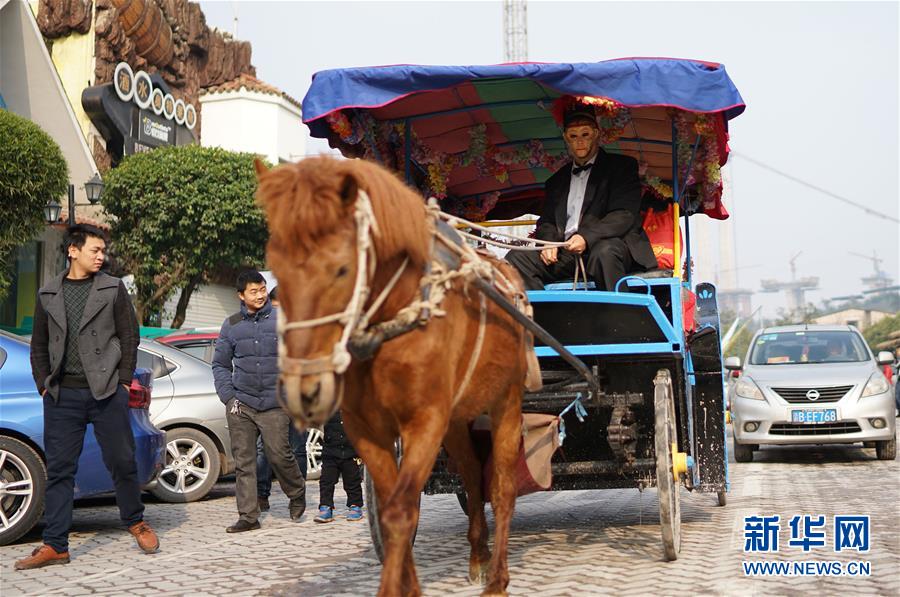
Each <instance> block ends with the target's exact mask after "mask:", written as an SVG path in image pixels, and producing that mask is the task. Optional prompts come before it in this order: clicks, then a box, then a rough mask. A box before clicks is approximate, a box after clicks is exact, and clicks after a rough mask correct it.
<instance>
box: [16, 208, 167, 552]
mask: <svg viewBox="0 0 900 597" xmlns="http://www.w3.org/2000/svg"><path fill="white" fill-rule="evenodd" d="M64 247H65V251H66V255H67V257H68V259H69V269H68V270H67V271H65V272H63V273H62V274H60V275H59V276H57V277H56V278H54V279H53V280H51V281H50V283H48V284H47V285H46V286H44V287H43V288H41V289H40V290H39V291H38V300H37V304H36V305H35V310H34V329H33V333H32V337H31V370H32V374H33V375H34V383H35V384H36V385H37V389H38V392H40V393H41V395H42V396H43V399H44V453H45V454H46V457H47V490H46V498H45V500H46V505H45V508H44V519H45V520H46V523H47V526H46V527H45V528H44V537H43V539H44V543H43V545H41V546H40V547H38V548H37V549H35V550H34V552H32V554H31V556H29V557H27V558H24V559H21V560H19V561H18V562H16V566H15V567H16V569H18V570H26V569H30V568H41V567H43V566H48V565H51V564H67V563H68V562H69V528H70V527H71V526H72V505H73V504H72V501H73V492H74V487H75V473H76V471H77V469H78V457H79V456H80V455H81V449H82V447H83V445H84V433H85V430H86V429H87V425H88V423H91V424H92V425H93V426H94V434H95V435H96V436H97V443H98V444H100V450H101V453H102V454H103V462H104V464H105V465H106V468H107V469H108V470H109V472H110V475H111V476H112V478H113V481H114V483H115V487H116V504H117V505H118V506H119V516H120V517H121V519H122V522H123V523H124V524H125V525H126V526H127V527H128V532H129V533H131V534H132V535H133V536H134V538H135V540H136V541H137V544H138V547H140V548H141V549H142V550H143V551H144V552H146V553H153V552H155V551H157V550H158V549H159V539H158V538H157V537H156V534H155V533H154V532H153V530H152V529H151V528H150V525H148V524H147V523H146V522H144V505H143V504H142V503H141V488H140V485H139V484H138V476H137V464H136V463H135V460H134V435H133V434H132V431H131V420H130V417H129V415H128V388H129V386H130V385H131V378H132V376H133V375H134V367H135V363H136V362H137V347H138V342H139V336H138V323H137V318H136V317H135V315H134V307H133V306H132V304H131V299H130V298H128V292H127V291H126V290H125V285H124V284H123V283H122V281H121V280H119V279H118V278H114V277H112V276H109V275H107V274H105V273H103V272H101V271H100V268H101V266H102V265H103V262H104V260H105V257H106V235H105V234H104V233H103V231H101V230H100V229H98V228H95V227H94V226H86V225H76V226H71V227H69V229H68V230H67V231H66V238H65V242H64Z"/></svg>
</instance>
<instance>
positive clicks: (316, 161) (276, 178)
mask: <svg viewBox="0 0 900 597" xmlns="http://www.w3.org/2000/svg"><path fill="white" fill-rule="evenodd" d="M357 189H363V190H365V191H366V192H367V193H368V195H369V198H370V200H371V202H372V210H373V212H374V214H375V219H376V220H377V226H378V231H379V234H377V235H375V236H374V244H375V251H376V253H377V255H378V259H379V261H387V260H390V259H392V258H394V257H397V256H399V255H402V254H407V255H408V256H409V258H410V261H411V262H412V263H413V264H415V265H420V266H421V265H424V264H425V262H426V260H427V259H428V253H429V250H430V246H429V238H428V230H427V227H426V224H425V217H424V216H425V203H424V201H423V200H422V197H421V196H420V195H418V194H416V193H415V192H414V191H412V190H411V189H410V188H409V187H407V186H406V185H404V184H403V183H402V182H401V181H400V180H399V179H398V178H397V177H396V176H395V175H394V174H393V173H392V172H390V171H389V170H387V169H385V168H383V167H381V166H379V165H377V164H374V163H371V162H367V161H364V160H336V159H334V158H330V157H327V156H320V157H314V158H308V159H305V160H302V161H300V162H298V163H296V164H285V165H282V166H279V167H277V168H273V169H272V170H270V171H268V172H264V173H262V174H260V177H259V190H258V191H257V193H256V198H257V201H258V202H259V203H260V204H261V205H262V206H263V208H264V209H265V211H266V215H267V217H268V223H269V231H270V233H271V235H272V240H274V241H275V242H276V243H277V244H278V245H279V246H280V248H282V249H284V250H294V251H297V252H299V253H301V254H304V255H308V254H309V253H310V252H312V251H313V250H314V249H315V247H316V241H318V240H319V239H321V238H322V237H324V236H326V235H328V234H330V233H333V232H335V231H337V230H339V229H340V228H342V227H348V226H354V225H355V222H354V218H353V213H354V204H355V200H356V197H357Z"/></svg>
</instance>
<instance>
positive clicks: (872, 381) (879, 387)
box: [862, 371, 891, 398]
mask: <svg viewBox="0 0 900 597" xmlns="http://www.w3.org/2000/svg"><path fill="white" fill-rule="evenodd" d="M890 389H891V384H889V383H888V380H887V378H886V377H885V376H884V373H882V372H881V371H878V372H877V373H873V374H872V377H870V378H869V382H868V383H867V384H866V387H865V388H864V389H863V393H862V397H863V398H865V397H866V396H875V395H877V394H884V393H885V392H887V391H888V390H890Z"/></svg>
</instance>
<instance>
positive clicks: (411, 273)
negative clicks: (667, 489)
mask: <svg viewBox="0 0 900 597" xmlns="http://www.w3.org/2000/svg"><path fill="white" fill-rule="evenodd" d="M257 172H258V177H259V191H258V192H257V198H258V200H259V201H260V203H261V204H262V205H263V206H264V208H265V210H266V213H267V216H268V221H269V229H270V232H271V235H270V239H269V244H268V247H267V251H268V262H269V266H270V267H271V268H272V271H273V273H274V274H275V276H276V277H277V278H278V281H279V299H280V300H281V310H282V314H281V315H280V318H281V321H280V323H281V330H282V331H281V334H282V338H283V345H282V346H281V364H282V371H281V385H282V387H283V389H284V392H283V393H284V398H285V406H286V407H287V410H288V411H289V412H290V413H291V414H292V415H293V416H294V418H295V420H298V421H299V422H300V423H301V424H303V425H322V424H323V423H325V421H326V420H327V419H328V417H329V416H330V415H331V414H332V413H333V412H334V411H335V410H336V409H337V408H339V407H340V408H342V412H343V419H344V425H345V427H346V431H347V434H348V436H349V437H350V438H351V440H352V442H353V445H354V446H355V447H356V450H357V451H358V452H359V455H360V456H361V457H362V459H363V461H364V462H365V464H366V468H367V471H368V474H370V475H371V476H372V480H373V482H374V486H375V493H376V497H377V500H378V504H379V509H380V523H381V532H382V537H383V542H384V568H383V571H382V576H381V586H380V589H379V594H380V595H391V596H393V595H401V594H404V595H418V594H420V588H419V583H418V579H417V577H416V571H415V565H414V563H413V555H412V547H411V544H410V542H411V538H412V534H413V532H414V531H415V529H416V526H417V524H418V516H419V505H418V504H419V494H420V492H421V491H422V489H423V487H424V484H425V481H426V480H427V478H428V476H429V474H430V472H431V469H432V467H433V466H434V462H435V459H436V457H437V455H438V452H439V450H440V448H441V445H442V444H443V445H444V447H445V448H446V450H447V452H448V453H449V454H450V457H451V458H453V459H454V461H455V462H456V463H457V464H458V468H459V470H460V471H461V475H462V477H463V482H464V484H465V488H466V493H467V497H468V509H469V512H468V514H469V532H468V539H469V543H470V544H471V555H470V558H469V577H470V580H472V581H473V582H474V581H479V580H480V581H482V582H485V581H486V583H487V585H486V587H485V590H484V593H485V594H505V592H506V587H507V585H508V583H509V572H508V570H507V546H508V538H509V526H510V519H511V518H512V514H513V507H514V504H515V497H516V496H515V487H514V484H515V482H514V478H513V476H514V468H515V462H516V459H517V457H518V452H519V445H520V441H521V437H522V419H521V402H522V393H523V384H524V382H525V380H526V373H527V372H528V363H529V359H531V358H532V356H533V352H532V341H531V337H530V336H529V335H528V334H526V332H525V331H524V330H523V328H522V327H521V326H520V325H519V324H517V323H515V322H514V320H513V319H512V318H511V317H510V316H509V315H507V314H506V313H504V312H503V311H502V310H501V309H500V308H499V307H497V306H496V305H495V304H494V303H492V302H490V301H485V300H484V298H483V295H482V293H480V292H479V291H477V290H475V289H474V288H472V287H471V285H469V284H468V283H467V279H466V277H464V276H457V277H453V276H452V275H450V276H448V277H445V278H444V279H443V282H442V283H441V284H439V285H438V286H440V287H438V286H435V287H433V288H432V293H431V294H430V295H429V296H430V297H431V298H434V294H435V293H436V292H437V293H438V294H440V293H444V295H443V298H442V300H440V302H439V304H432V305H431V307H433V308H428V309H424V310H423V309H421V307H422V305H421V302H419V303H417V302H416V301H422V300H424V298H426V297H424V295H423V294H422V292H421V290H420V282H421V280H422V279H423V276H424V275H425V273H426V271H431V272H432V273H433V269H432V270H428V269H427V267H428V264H430V263H433V251H434V247H435V244H436V241H435V236H434V232H435V225H434V218H432V217H430V214H429V213H428V209H427V208H426V205H425V202H423V200H422V198H421V197H420V196H419V195H417V194H416V193H414V192H413V191H412V190H410V189H409V188H408V187H406V186H405V185H404V184H403V183H401V182H400V180H399V179H398V178H396V177H395V175H393V174H392V173H391V172H389V171H388V170H386V169H384V168H382V167H380V166H378V165H375V164H373V163H369V162H365V161H361V160H343V161H338V160H334V159H331V158H327V157H318V158H311V159H307V160H304V161H301V162H299V163H297V164H288V165H282V166H279V167H277V168H274V169H272V170H267V169H266V168H265V167H264V166H262V165H261V164H259V163H258V164H257ZM370 241H371V246H367V245H368V244H369V242H370ZM438 244H439V243H438ZM488 261H489V262H490V263H491V264H492V265H493V266H494V267H496V268H497V269H496V270H495V273H497V274H498V275H499V277H501V278H505V279H506V281H507V286H509V285H512V287H513V290H514V293H515V295H516V297H515V298H517V299H518V300H519V301H524V300H525V299H524V291H523V287H522V283H521V280H520V278H519V276H518V274H516V273H515V271H514V270H513V269H512V268H511V267H510V266H509V265H508V264H506V263H505V262H502V261H500V260H497V259H491V258H488ZM445 273H446V272H445ZM360 284H361V285H362V287H363V288H362V290H360ZM410 305H412V306H413V307H415V312H416V313H417V314H418V316H419V318H420V319H419V320H418V321H417V322H416V324H415V325H414V326H413V328H412V329H411V330H409V331H407V332H406V333H403V334H402V335H398V336H396V337H393V339H390V340H387V341H385V342H383V343H382V344H378V345H376V346H375V347H374V355H373V356H371V358H358V357H354V358H353V359H352V360H351V359H350V358H349V356H348V354H347V352H346V351H345V350H344V348H345V347H346V346H347V344H348V342H347V337H348V332H347V330H348V328H349V327H352V326H357V325H358V326H360V327H361V326H364V325H365V320H363V321H364V323H362V324H359V321H360V318H362V317H365V316H364V315H361V313H364V312H366V311H368V312H369V313H367V314H366V315H368V317H367V319H368V324H369V326H377V325H378V324H383V323H384V322H388V321H391V320H393V319H394V318H395V317H397V316H398V314H400V313H401V312H402V311H403V309H404V308H408V307H410ZM417 305H418V306H417ZM408 311H409V309H407V313H408ZM357 331H358V330H357ZM532 362H536V361H532ZM532 371H533V369H532ZM532 375H533V374H532ZM530 379H532V380H533V379H534V378H533V376H532V377H531V378H530ZM482 413H487V414H489V415H490V418H491V426H492V437H493V439H492V449H493V456H494V471H493V475H494V476H493V482H492V483H491V495H490V496H489V497H490V502H491V504H492V507H493V510H494V515H495V519H496V524H495V539H494V551H493V556H492V555H491V553H490V550H489V549H488V529H487V523H486V520H485V515H484V501H485V500H484V499H483V495H482V464H481V463H480V461H479V460H478V457H477V456H476V454H475V452H474V450H473V446H472V443H471V438H470V433H469V427H468V425H469V423H470V422H471V421H472V420H473V419H475V418H476V417H477V416H478V415H480V414H482ZM398 438H399V439H400V440H401V443H402V446H403V457H402V462H401V464H400V465H399V470H398V464H397V460H396V452H395V442H396V440H397V439H398Z"/></svg>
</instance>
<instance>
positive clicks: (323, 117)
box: [303, 58, 744, 220]
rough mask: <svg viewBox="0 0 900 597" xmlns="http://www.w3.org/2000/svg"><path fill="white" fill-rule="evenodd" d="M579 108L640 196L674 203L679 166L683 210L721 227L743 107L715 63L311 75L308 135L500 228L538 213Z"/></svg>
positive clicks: (658, 61) (387, 69)
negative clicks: (572, 106)
mask: <svg viewBox="0 0 900 597" xmlns="http://www.w3.org/2000/svg"><path fill="white" fill-rule="evenodd" d="M572 98H578V100H579V101H583V102H586V103H591V104H594V105H595V106H596V111H597V113H598V115H599V116H598V123H599V125H600V128H601V138H602V142H603V144H604V148H605V149H606V150H607V151H611V152H618V153H625V154H628V155H631V156H633V157H634V158H636V159H637V160H638V162H639V164H640V169H641V176H642V181H643V184H644V189H645V192H646V193H649V194H650V195H653V196H655V197H657V198H662V199H671V198H672V194H673V193H672V172H673V165H674V164H675V163H676V161H677V165H678V169H679V173H680V174H679V180H680V181H682V184H684V182H686V183H687V193H686V194H685V196H684V197H682V202H685V201H687V202H693V209H689V210H688V211H689V212H691V211H697V212H704V213H706V214H707V215H709V216H711V217H715V218H725V217H727V212H726V211H725V209H724V207H723V206H722V204H721V190H722V186H721V178H720V175H719V168H720V167H721V166H722V165H724V164H725V162H726V160H727V156H728V145H727V139H728V133H727V130H728V120H730V119H731V118H734V117H736V116H738V115H739V114H740V113H741V112H743V110H744V102H743V100H742V99H741V96H740V94H739V93H738V90H737V88H736V87H735V86H734V84H733V83H732V82H731V80H730V79H729V77H728V74H727V73H726V72H725V67H724V66H722V65H721V64H716V63H712V62H703V61H697V60H679V59H669V58H628V59H620V60H608V61H604V62H595V63H576V64H546V63H524V64H500V65H492V66H418V65H397V66H382V67H368V68H350V69H335V70H327V71H322V72H319V73H316V74H315V75H314V77H313V81H312V85H311V86H310V89H309V91H308V93H307V94H306V97H305V98H304V100H303V115H304V122H305V123H306V124H307V125H308V126H309V129H310V132H311V134H312V135H313V136H314V137H319V138H324V139H328V140H329V143H330V144H331V145H332V146H333V147H336V148H338V149H339V150H340V151H341V152H342V153H343V154H344V155H346V156H348V157H367V158H369V159H374V160H376V161H378V162H381V163H383V164H385V165H387V166H389V167H391V168H393V169H395V170H398V171H400V172H402V173H405V175H406V177H407V180H408V181H410V182H411V183H413V184H415V185H416V186H418V187H419V188H420V189H421V190H422V192H423V193H425V194H427V195H430V196H434V197H437V198H438V199H440V200H441V201H442V203H443V207H444V209H445V210H446V211H449V212H451V213H457V214H459V215H462V216H464V217H467V218H470V219H474V220H484V219H505V218H511V217H516V216H519V215H522V214H524V213H540V203H541V201H542V200H543V188H542V187H543V183H544V182H545V181H546V179H547V178H548V177H549V176H550V175H551V174H552V173H553V171H554V170H556V169H557V168H559V167H560V166H561V165H562V164H564V163H565V162H566V160H567V159H568V158H567V155H566V149H565V145H564V142H563V140H562V134H561V128H560V125H559V120H558V115H559V113H560V111H561V105H562V103H564V102H566V101H571V100H572ZM673 140H674V142H673ZM673 150H674V152H675V154H676V155H675V156H673Z"/></svg>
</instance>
